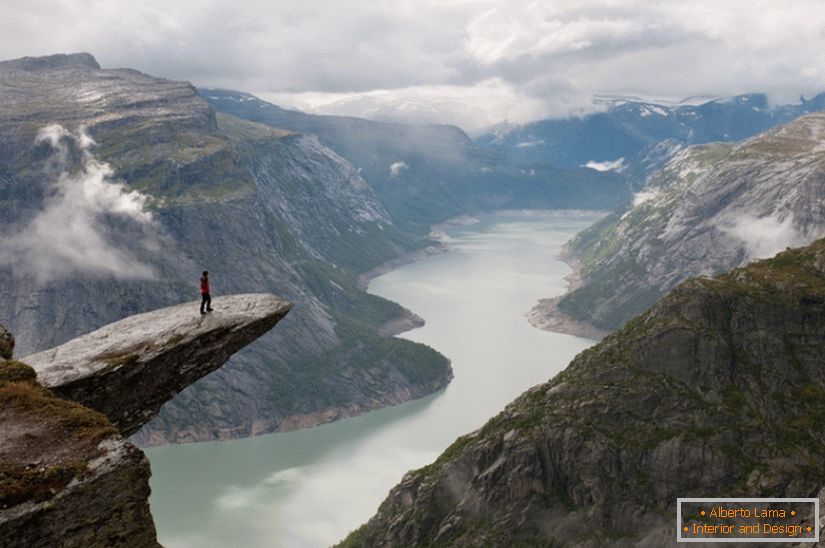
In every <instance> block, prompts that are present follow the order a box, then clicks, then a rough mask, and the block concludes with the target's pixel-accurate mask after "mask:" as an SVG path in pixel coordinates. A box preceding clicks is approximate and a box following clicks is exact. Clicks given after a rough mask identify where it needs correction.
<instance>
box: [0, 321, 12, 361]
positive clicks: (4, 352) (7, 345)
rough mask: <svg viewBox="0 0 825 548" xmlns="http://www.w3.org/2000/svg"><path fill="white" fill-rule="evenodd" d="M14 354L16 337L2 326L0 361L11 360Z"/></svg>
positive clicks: (0, 330)
mask: <svg viewBox="0 0 825 548" xmlns="http://www.w3.org/2000/svg"><path fill="white" fill-rule="evenodd" d="M13 352H14V335H12V334H11V331H9V330H8V329H6V327H5V326H4V325H0V359H4V360H10V359H11V356H12V353H13Z"/></svg>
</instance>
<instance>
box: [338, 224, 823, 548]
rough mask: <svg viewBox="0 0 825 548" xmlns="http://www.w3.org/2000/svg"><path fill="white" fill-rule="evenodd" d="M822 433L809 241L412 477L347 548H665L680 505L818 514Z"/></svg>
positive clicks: (673, 316)
mask: <svg viewBox="0 0 825 548" xmlns="http://www.w3.org/2000/svg"><path fill="white" fill-rule="evenodd" d="M824 417H825V240H819V241H817V242H816V243H814V244H812V245H811V246H809V247H806V248H801V249H795V250H791V251H787V252H784V253H782V254H780V255H778V256H777V257H776V258H774V259H769V260H766V261H759V262H755V263H752V264H750V265H748V266H746V267H744V268H741V269H737V270H734V271H732V272H730V273H728V274H725V275H722V276H719V277H716V278H697V279H693V280H689V281H687V282H685V283H683V284H681V285H680V286H678V287H677V288H676V289H674V290H673V291H672V292H671V293H669V294H668V295H667V296H666V297H664V298H663V299H661V300H660V301H659V302H658V303H657V304H656V305H655V306H653V307H652V308H651V309H650V310H649V311H648V312H647V313H645V314H644V315H642V316H639V317H637V318H635V319H634V320H632V321H631V322H629V323H628V324H626V325H625V326H624V327H623V328H622V329H620V330H619V331H617V332H615V333H613V334H612V335H610V336H608V337H607V338H606V339H604V340H603V341H602V342H601V343H599V344H597V345H596V346H593V347H591V348H589V349H587V350H585V351H584V352H582V353H580V354H579V355H578V356H577V357H576V358H575V359H574V360H573V361H572V362H571V364H570V365H569V367H568V368H567V369H566V370H565V371H563V372H562V373H560V374H559V375H557V376H556V377H555V378H554V379H552V380H551V381H549V382H547V383H545V384H542V385H539V386H536V387H534V388H532V389H530V390H528V391H527V392H525V393H524V394H522V395H521V396H520V397H518V398H517V399H516V400H515V401H513V402H512V403H511V404H509V405H508V406H507V407H506V408H505V410H504V411H503V412H502V413H500V414H499V415H498V416H496V417H494V418H493V419H491V420H490V421H489V422H488V423H487V424H486V425H485V426H484V427H482V428H481V429H480V430H478V431H476V432H474V433H472V434H469V435H467V436H464V437H462V438H459V439H458V440H457V441H456V442H455V443H454V444H453V445H452V446H451V447H449V448H448V449H447V450H446V451H445V452H444V453H443V454H442V455H441V456H440V457H439V458H438V459H437V460H436V461H435V462H434V463H433V464H431V465H429V466H426V467H424V468H422V469H420V470H416V471H413V472H410V473H409V474H407V475H406V476H405V477H404V479H403V480H402V481H401V483H400V484H399V485H398V486H396V487H395V488H393V489H392V490H391V491H390V494H389V496H388V497H387V499H386V500H385V501H384V502H383V503H382V504H381V506H380V508H379V509H378V512H377V514H376V515H375V516H374V517H373V518H372V519H371V520H370V521H369V522H368V523H367V524H366V525H364V526H363V527H362V528H361V529H359V530H357V531H355V532H354V533H353V534H352V535H350V537H348V538H347V540H346V541H345V542H344V543H343V546H359V547H373V546H434V545H438V546H468V547H469V546H580V547H593V548H595V547H600V546H617V547H618V546H649V547H661V546H676V545H677V543H676V531H675V527H674V521H675V517H676V499H677V497H765V496H769V497H817V496H819V495H820V494H821V493H822V490H823V486H825V467H823V462H825V445H824V444H823V439H825V420H823V418H824ZM820 512H822V510H820ZM819 519H820V520H822V519H823V516H819ZM804 525H813V524H812V523H810V522H809V521H808V522H804V523H803V526H804ZM821 540H822V539H820V541H821Z"/></svg>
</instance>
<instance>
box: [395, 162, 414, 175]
mask: <svg viewBox="0 0 825 548" xmlns="http://www.w3.org/2000/svg"><path fill="white" fill-rule="evenodd" d="M408 169H410V166H408V165H407V162H393V163H392V164H391V165H390V177H398V176H399V175H401V172H402V171H406V170H408Z"/></svg>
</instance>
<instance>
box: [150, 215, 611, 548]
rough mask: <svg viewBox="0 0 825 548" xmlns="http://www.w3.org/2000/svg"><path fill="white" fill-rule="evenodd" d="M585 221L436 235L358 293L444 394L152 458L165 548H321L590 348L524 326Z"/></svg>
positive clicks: (481, 219) (169, 449) (566, 218)
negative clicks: (430, 363) (441, 367)
mask: <svg viewBox="0 0 825 548" xmlns="http://www.w3.org/2000/svg"><path fill="white" fill-rule="evenodd" d="M596 219H597V217H596V216H594V215H577V216H573V215H569V214H563V213H558V212H524V213H498V214H490V215H482V216H478V217H477V218H476V219H474V220H473V221H472V222H470V223H467V224H461V225H454V226H451V227H448V228H447V229H445V231H444V232H445V238H446V241H447V243H448V244H449V251H448V252H447V253H443V254H441V255H436V256H432V257H428V258H426V259H423V260H421V261H418V262H415V263H413V264H410V265H407V266H404V267H401V268H399V269H397V270H394V271H392V272H390V273H388V274H386V275H383V276H380V277H379V278H376V279H374V280H373V281H372V283H371V284H370V287H369V290H370V292H372V293H375V294H377V295H381V296H383V297H386V298H388V299H392V300H394V301H397V302H399V303H401V304H402V305H404V306H406V307H407V308H409V309H411V310H412V311H413V312H415V313H417V314H418V315H420V316H421V317H423V318H424V319H425V320H426V322H427V323H426V325H425V326H424V327H422V328H419V329H415V330H413V331H409V332H407V333H405V334H404V335H403V336H404V337H405V338H408V339H411V340H414V341H420V342H423V343H426V344H428V345H430V346H432V347H433V348H435V349H437V350H438V351H440V352H441V353H443V354H444V355H445V356H447V357H448V358H450V360H452V366H453V370H454V372H455V379H454V380H453V381H452V383H451V384H450V385H449V386H448V387H447V388H446V389H444V390H442V391H440V392H438V393H437V394H434V395H432V396H429V397H427V398H423V399H421V400H417V401H415V402H410V403H407V404H404V405H400V406H397V407H393V408H388V409H382V410H380V411H376V412H373V413H368V414H366V415H362V416H360V417H355V418H352V419H346V420H342V421H338V422H335V423H331V424H326V425H322V426H319V427H316V428H310V429H307V430H301V431H297V432H288V433H282V434H270V435H266V436H259V437H256V438H248V439H242V440H234V441H224V442H208V443H197V444H189V445H175V446H166V447H159V448H152V449H149V450H147V451H146V453H147V454H148V455H149V459H150V461H151V464H152V473H153V477H152V481H151V485H152V497H151V499H150V502H151V506H152V514H153V515H154V517H155V522H156V524H157V527H158V536H159V540H160V542H161V543H162V544H164V545H165V546H167V547H170V548H174V547H184V546H186V547H199V548H200V547H212V546H214V547H226V546H256V547H257V546H289V547H292V546H298V547H301V546H329V545H330V544H334V543H335V542H337V541H339V540H341V539H342V538H343V537H344V536H346V534H347V533H348V532H349V531H351V530H353V529H355V528H356V527H358V526H359V525H360V524H362V523H364V522H365V521H366V520H367V519H369V517H370V516H372V515H373V514H374V513H375V510H376V509H377V507H378V505H379V504H380V502H381V501H382V500H383V499H384V498H385V497H386V495H387V492H388V491H389V489H390V488H391V487H392V486H394V485H395V484H397V483H398V482H399V481H400V479H401V477H402V476H403V475H404V473H405V472H406V471H408V470H410V469H413V468H418V467H421V466H424V465H426V464H428V463H430V462H432V461H433V460H434V459H435V458H436V457H437V456H438V455H439V454H440V453H441V451H443V450H444V449H445V448H446V447H447V446H448V445H449V444H450V443H452V441H453V440H455V438H456V437H458V436H459V435H462V434H465V433H467V432H470V431H472V430H474V429H476V428H478V427H480V426H481V425H482V424H484V422H485V421H486V420H487V419H489V418H490V417H492V416H493V415H495V414H496V413H498V412H499V411H500V410H501V409H502V408H503V407H504V406H505V405H506V404H507V403H508V402H510V401H511V400H512V399H513V398H515V397H516V396H518V395H519V394H521V393H522V392H523V391H524V390H526V389H527V388H529V387H530V386H533V385H535V384H538V383H540V382H544V381H546V380H547V379H549V378H550V377H552V376H553V375H555V374H556V373H557V372H559V371H560V370H562V369H563V368H564V367H565V366H566V365H567V363H568V362H569V361H570V359H571V358H572V357H573V356H574V355H575V354H577V353H578V352H580V351H581V350H583V349H584V348H586V347H587V346H589V345H590V344H592V341H589V340H587V339H582V338H578V337H573V336H570V335H562V334H557V333H548V332H545V331H539V330H537V329H535V328H533V327H531V326H530V324H529V323H527V319H526V316H525V314H526V313H527V312H528V311H529V310H530V309H531V308H532V307H533V305H534V304H535V303H536V301H537V300H538V299H539V298H542V297H548V296H552V295H557V294H559V293H562V292H563V291H564V289H565V281H564V277H565V276H566V275H567V274H568V273H569V272H570V269H569V268H568V267H567V266H566V265H565V264H564V263H562V262H561V261H559V260H558V259H557V254H558V252H559V249H560V248H561V246H562V244H564V242H566V241H567V240H569V239H570V238H571V237H572V236H573V235H574V234H575V233H577V232H579V231H580V230H582V229H584V228H586V227H587V226H589V225H590V224H592V223H593V222H594V221H595V220H596Z"/></svg>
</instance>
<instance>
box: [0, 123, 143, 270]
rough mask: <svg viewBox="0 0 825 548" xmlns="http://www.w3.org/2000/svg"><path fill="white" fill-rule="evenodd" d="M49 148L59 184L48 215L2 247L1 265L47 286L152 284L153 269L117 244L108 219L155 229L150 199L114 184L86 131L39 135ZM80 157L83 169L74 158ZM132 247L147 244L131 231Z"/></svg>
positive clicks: (48, 130)
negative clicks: (100, 281) (113, 281)
mask: <svg viewBox="0 0 825 548" xmlns="http://www.w3.org/2000/svg"><path fill="white" fill-rule="evenodd" d="M43 143H45V144H48V146H49V147H51V148H52V149H53V154H52V156H51V157H50V159H49V162H48V169H47V173H49V174H51V175H53V176H55V181H54V183H53V185H52V188H51V194H49V195H48V196H47V198H46V200H45V203H44V207H43V209H42V210H41V211H40V212H39V213H38V214H37V215H36V216H35V217H34V218H33V219H32V220H31V221H30V222H29V223H28V224H27V225H26V226H25V227H23V228H22V229H21V230H20V231H19V232H17V233H15V234H12V235H11V236H9V237H8V238H6V239H4V240H2V241H0V262H2V263H6V264H9V265H11V266H12V268H13V269H14V270H15V271H17V272H20V271H22V272H24V273H26V274H29V275H31V276H33V277H35V278H36V279H37V280H38V281H39V282H41V283H46V282H50V281H54V280H58V279H61V278H66V277H70V276H72V275H75V274H83V275H91V276H115V277H118V278H124V279H147V278H151V277H153V276H154V271H153V269H152V268H151V267H150V266H148V265H146V264H144V263H143V262H141V261H140V260H139V259H138V258H137V257H135V256H134V254H133V253H132V252H131V251H129V250H128V249H126V248H125V247H126V246H120V245H117V244H116V243H114V242H113V241H112V239H111V237H110V236H111V235H110V234H109V232H110V230H109V229H108V227H107V226H105V224H104V223H105V219H106V218H112V219H116V220H118V221H120V222H131V223H133V224H134V225H137V226H143V227H152V225H153V223H154V221H153V219H152V216H151V215H150V214H149V213H148V212H147V211H146V210H145V206H146V201H147V197H146V196H145V195H143V194H141V193H139V192H136V191H129V190H127V188H126V186H125V184H124V183H122V182H119V181H116V180H114V179H113V171H112V168H111V167H110V166H109V165H108V164H107V163H105V162H101V161H99V160H97V159H96V158H95V157H94V155H93V154H92V153H91V151H90V148H91V147H92V146H94V144H95V142H94V140H92V138H91V137H90V136H89V135H88V134H87V133H86V131H85V130H84V129H83V128H80V129H79V130H78V131H77V132H74V133H73V132H71V131H69V130H67V129H66V128H64V127H63V126H60V125H57V124H54V125H50V126H47V127H44V128H43V129H41V130H40V132H39V133H38V135H37V138H36V144H43ZM73 154H79V157H80V161H79V165H75V164H74V163H73V162H72V160H71V158H72V156H73ZM126 232H127V233H129V234H131V237H132V238H133V242H132V243H134V242H135V241H136V242H138V243H139V245H140V246H143V247H144V249H150V248H151V246H152V244H153V242H152V241H151V240H148V241H142V240H141V238H143V237H144V236H145V234H144V233H143V231H141V230H135V229H134V227H129V229H128V230H126Z"/></svg>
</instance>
